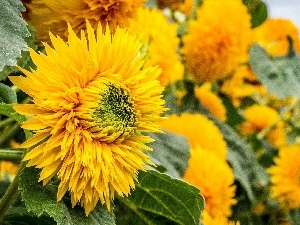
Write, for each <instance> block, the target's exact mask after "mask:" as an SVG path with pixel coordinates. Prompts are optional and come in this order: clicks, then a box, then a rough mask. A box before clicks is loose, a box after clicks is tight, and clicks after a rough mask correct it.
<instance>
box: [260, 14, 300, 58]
mask: <svg viewBox="0 0 300 225" xmlns="http://www.w3.org/2000/svg"><path fill="white" fill-rule="evenodd" d="M254 34H255V35H254V42H256V43H258V44H260V45H261V46H262V47H263V48H265V49H266V50H267V52H268V53H269V54H270V55H271V56H276V55H285V54H287V52H288V50H289V42H288V40H287V36H290V37H291V38H292V39H293V44H294V48H295V50H297V51H300V39H299V31H298V28H297V27H296V26H295V24H293V23H292V21H290V20H287V19H272V18H268V19H267V20H266V21H265V22H264V23H263V24H262V25H261V26H259V27H257V28H255V29H254Z"/></svg>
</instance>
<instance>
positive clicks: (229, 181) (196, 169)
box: [183, 147, 236, 218]
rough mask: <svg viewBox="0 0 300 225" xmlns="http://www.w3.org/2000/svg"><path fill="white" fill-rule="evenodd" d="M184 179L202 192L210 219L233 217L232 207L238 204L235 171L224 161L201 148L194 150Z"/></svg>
mask: <svg viewBox="0 0 300 225" xmlns="http://www.w3.org/2000/svg"><path fill="white" fill-rule="evenodd" d="M221 174H222V175H221ZM220 175H221V176H220ZM183 179H184V180H185V181H187V182H188V183H190V184H193V185H195V186H196V187H198V188H199V189H200V190H201V194H202V195H203V196H204V199H205V209H204V211H206V212H207V213H208V215H209V216H210V217H212V218H224V217H225V218H227V217H229V216H230V215H231V213H232V212H231V206H232V205H234V204H236V199H234V196H235V188H236V187H235V185H234V184H233V183H234V174H233V171H232V169H231V168H230V167H229V165H228V164H227V162H226V161H225V160H224V159H221V158H220V157H218V156H217V155H216V154H215V153H214V152H209V151H205V150H204V149H203V148H201V147H195V148H192V149H191V156H190V159H189V162H188V167H187V169H186V171H185V174H184V176H183Z"/></svg>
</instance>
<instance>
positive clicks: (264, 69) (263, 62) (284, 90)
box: [250, 44, 300, 99]
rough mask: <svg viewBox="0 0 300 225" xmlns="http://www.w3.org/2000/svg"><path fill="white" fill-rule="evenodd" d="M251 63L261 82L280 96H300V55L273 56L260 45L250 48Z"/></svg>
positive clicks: (271, 91)
mask: <svg viewBox="0 0 300 225" xmlns="http://www.w3.org/2000/svg"><path fill="white" fill-rule="evenodd" d="M250 65H251V67H252V69H253V71H254V72H255V73H256V75H257V77H258V79H259V80H260V82H261V83H262V84H263V85H264V86H265V87H266V88H267V89H268V91H269V92H270V93H272V94H274V95H276V96H277V97H278V98H281V99H283V98H286V97H289V96H296V97H300V56H299V55H298V54H290V52H289V53H288V54H287V56H284V57H277V58H273V59H272V58H271V57H270V56H269V55H268V54H267V52H266V51H265V50H264V49H263V48H262V47H260V46H259V45H256V44H255V45H253V46H252V47H251V48H250Z"/></svg>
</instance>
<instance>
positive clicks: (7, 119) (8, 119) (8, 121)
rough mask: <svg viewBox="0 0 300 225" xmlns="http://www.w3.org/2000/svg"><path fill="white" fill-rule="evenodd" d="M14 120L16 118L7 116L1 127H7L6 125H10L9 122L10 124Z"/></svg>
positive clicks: (0, 122)
mask: <svg viewBox="0 0 300 225" xmlns="http://www.w3.org/2000/svg"><path fill="white" fill-rule="evenodd" d="M14 121H15V120H14V119H12V118H6V119H4V120H2V121H0V127H5V126H6V125H8V124H10V123H12V122H14Z"/></svg>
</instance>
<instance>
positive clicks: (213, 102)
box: [195, 83, 226, 122]
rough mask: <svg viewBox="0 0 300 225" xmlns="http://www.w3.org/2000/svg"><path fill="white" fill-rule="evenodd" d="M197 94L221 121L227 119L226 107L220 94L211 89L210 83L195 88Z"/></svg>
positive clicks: (203, 103) (202, 102)
mask: <svg viewBox="0 0 300 225" xmlns="http://www.w3.org/2000/svg"><path fill="white" fill-rule="evenodd" d="M195 95H196V97H197V98H198V99H199V101H200V102H201V104H202V105H203V106H204V107H206V108H207V109H208V110H209V112H210V113H211V114H212V115H213V116H215V117H216V118H218V119H219V120H221V121H223V122H224V121H225V120H226V109H225V106H224V105H223V103H222V100H221V99H220V98H219V97H218V95H216V94H214V93H213V92H212V91H211V85H210V83H206V84H204V85H202V86H201V87H197V88H195Z"/></svg>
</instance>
